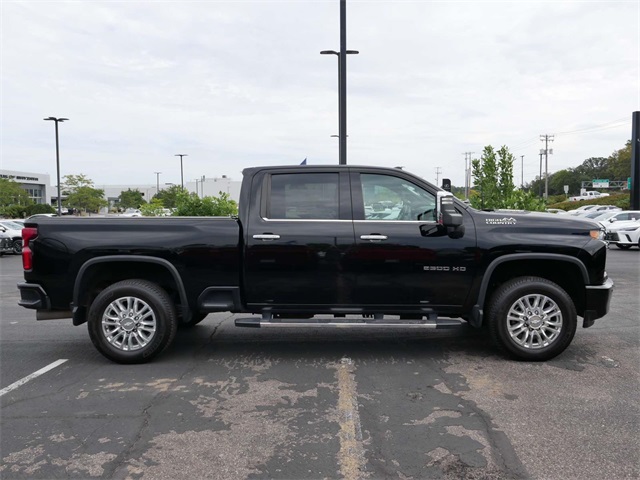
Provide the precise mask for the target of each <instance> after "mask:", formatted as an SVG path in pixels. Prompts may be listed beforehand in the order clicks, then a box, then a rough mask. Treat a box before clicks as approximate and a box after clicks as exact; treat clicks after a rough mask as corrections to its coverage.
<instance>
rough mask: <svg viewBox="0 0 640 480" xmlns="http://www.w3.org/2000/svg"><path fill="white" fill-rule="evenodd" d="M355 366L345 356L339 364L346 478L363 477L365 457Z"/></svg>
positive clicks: (341, 460) (340, 456)
mask: <svg viewBox="0 0 640 480" xmlns="http://www.w3.org/2000/svg"><path fill="white" fill-rule="evenodd" d="M354 371H355V366H354V364H353V362H352V361H351V359H350V358H343V359H342V361H341V364H340V365H339V366H338V369H337V373H336V376H337V377H338V416H339V420H338V422H339V424H340V433H339V437H340V452H339V453H338V460H339V463H340V473H341V474H342V478H344V479H346V480H356V479H358V478H362V476H363V474H364V466H365V457H364V449H363V447H362V430H361V427H360V415H359V414H358V396H357V395H358V394H357V390H356V381H355V376H354Z"/></svg>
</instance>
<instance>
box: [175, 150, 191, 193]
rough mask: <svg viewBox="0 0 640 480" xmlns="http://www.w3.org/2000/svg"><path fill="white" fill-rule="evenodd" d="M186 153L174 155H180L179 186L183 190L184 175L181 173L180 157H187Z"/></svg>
mask: <svg viewBox="0 0 640 480" xmlns="http://www.w3.org/2000/svg"><path fill="white" fill-rule="evenodd" d="M188 156H189V155H187V154H186V153H176V154H175V155H174V157H180V188H182V190H184V175H183V174H182V157H188Z"/></svg>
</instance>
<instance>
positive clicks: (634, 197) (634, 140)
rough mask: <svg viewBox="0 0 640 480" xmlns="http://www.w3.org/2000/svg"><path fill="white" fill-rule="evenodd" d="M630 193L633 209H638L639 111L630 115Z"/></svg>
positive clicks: (639, 203)
mask: <svg viewBox="0 0 640 480" xmlns="http://www.w3.org/2000/svg"><path fill="white" fill-rule="evenodd" d="M629 191H630V193H631V198H630V203H631V208H632V209H633V210H639V209H640V111H638V112H633V113H632V115H631V186H630V188H629Z"/></svg>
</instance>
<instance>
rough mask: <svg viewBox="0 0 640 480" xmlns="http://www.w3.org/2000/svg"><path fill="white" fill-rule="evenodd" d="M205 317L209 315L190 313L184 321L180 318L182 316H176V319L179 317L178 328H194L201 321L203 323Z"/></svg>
mask: <svg viewBox="0 0 640 480" xmlns="http://www.w3.org/2000/svg"><path fill="white" fill-rule="evenodd" d="M207 315H209V314H208V313H199V312H192V313H191V315H189V318H188V319H187V320H184V319H183V318H182V315H178V317H179V321H178V328H180V329H184V328H191V327H195V326H196V325H197V324H199V323H200V322H201V321H203V320H204V319H205V318H207Z"/></svg>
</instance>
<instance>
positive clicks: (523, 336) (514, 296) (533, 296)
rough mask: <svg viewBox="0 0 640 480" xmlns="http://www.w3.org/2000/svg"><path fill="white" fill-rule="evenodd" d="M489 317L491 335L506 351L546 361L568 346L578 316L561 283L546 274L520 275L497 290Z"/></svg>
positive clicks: (520, 357) (489, 309) (514, 355)
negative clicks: (535, 275) (548, 278)
mask: <svg viewBox="0 0 640 480" xmlns="http://www.w3.org/2000/svg"><path fill="white" fill-rule="evenodd" d="M543 310H546V311H547V313H546V314H543V313H542V312H543ZM536 312H540V313H536ZM487 321H488V324H489V335H490V336H491V338H492V340H493V342H494V343H495V344H496V345H497V346H498V348H499V349H501V350H502V351H503V352H505V353H507V354H508V355H509V356H511V357H513V358H516V359H518V360H528V361H544V360H549V359H551V358H553V357H555V356H557V355H559V354H560V353H562V352H563V351H564V350H565V349H566V348H567V347H568V346H569V344H570V343H571V340H573V336H574V335H575V333H576V327H577V324H578V317H577V314H576V307H575V305H574V304H573V301H572V300H571V297H569V295H568V294H567V292H565V291H564V290H563V289H562V288H561V287H560V286H558V285H557V284H555V283H553V282H551V281H550V280H547V279H545V278H539V277H518V278H514V279H512V280H509V281H508V282H506V283H504V284H502V285H501V286H500V287H499V288H498V289H497V290H496V291H495V293H494V294H493V296H492V298H491V300H490V301H489V305H488V308H487Z"/></svg>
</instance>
